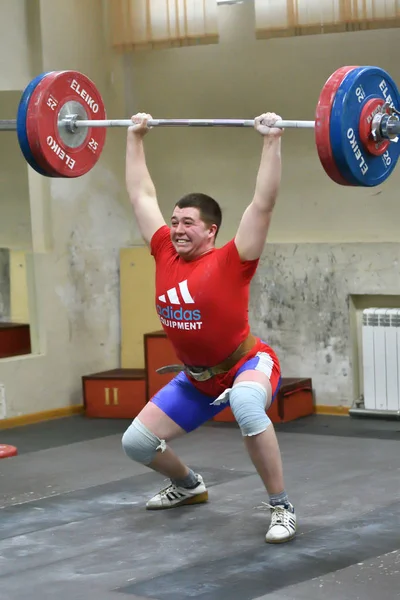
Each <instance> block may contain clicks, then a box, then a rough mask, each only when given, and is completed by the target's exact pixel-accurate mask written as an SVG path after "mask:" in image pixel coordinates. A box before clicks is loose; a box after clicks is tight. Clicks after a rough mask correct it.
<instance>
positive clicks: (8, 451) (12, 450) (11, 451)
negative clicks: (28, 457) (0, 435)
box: [0, 444, 18, 458]
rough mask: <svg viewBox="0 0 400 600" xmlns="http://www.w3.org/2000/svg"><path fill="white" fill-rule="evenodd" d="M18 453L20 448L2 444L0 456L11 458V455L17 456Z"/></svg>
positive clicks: (0, 445)
mask: <svg viewBox="0 0 400 600" xmlns="http://www.w3.org/2000/svg"><path fill="white" fill-rule="evenodd" d="M17 454H18V450H17V449H16V447H15V446H9V445H8V444H0V458H10V457H11V456H17Z"/></svg>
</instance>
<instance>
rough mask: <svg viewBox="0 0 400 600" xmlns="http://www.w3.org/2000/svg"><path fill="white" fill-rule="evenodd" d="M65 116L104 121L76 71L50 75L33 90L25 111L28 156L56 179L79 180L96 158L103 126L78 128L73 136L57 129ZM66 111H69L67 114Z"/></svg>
mask: <svg viewBox="0 0 400 600" xmlns="http://www.w3.org/2000/svg"><path fill="white" fill-rule="evenodd" d="M67 103H68V110H67V114H70V113H72V114H76V113H79V114H80V116H81V118H83V119H85V120H91V119H95V120H104V119H105V118H106V111H105V108H104V104H103V100H102V98H101V95H100V93H99V91H98V90H97V89H96V86H95V85H94V83H93V82H92V81H91V80H90V79H89V78H88V77H86V76H85V75H82V74H81V73H79V72H77V71H59V72H55V73H51V74H50V75H48V76H47V77H46V78H45V79H43V80H42V81H41V82H40V83H39V85H38V86H37V87H36V89H35V91H34V93H33V94H32V97H31V100H30V102H29V108H28V111H27V119H26V125H27V134H28V140H29V145H30V147H31V150H32V154H33V155H34V157H35V159H36V160H37V162H38V164H40V166H42V168H46V169H47V170H52V171H54V172H55V173H56V174H58V175H59V176H60V177H80V176H82V175H85V173H88V172H89V171H90V170H91V169H92V168H93V167H94V165H95V164H96V163H97V161H98V160H99V158H100V155H101V152H102V150H103V147H104V143H105V139H106V129H105V127H96V128H95V127H93V128H92V127H88V128H87V129H82V128H79V129H78V130H77V132H76V133H74V134H66V131H65V129H64V130H62V129H59V127H58V121H59V117H60V118H62V117H63V115H64V113H65V111H66V107H65V105H66V104H67ZM69 111H70V112H69Z"/></svg>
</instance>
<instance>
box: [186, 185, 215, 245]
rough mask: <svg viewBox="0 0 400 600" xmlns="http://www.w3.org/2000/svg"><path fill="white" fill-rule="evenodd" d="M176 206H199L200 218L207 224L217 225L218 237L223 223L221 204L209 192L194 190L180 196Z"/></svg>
mask: <svg viewBox="0 0 400 600" xmlns="http://www.w3.org/2000/svg"><path fill="white" fill-rule="evenodd" d="M175 206H177V207H178V208H198V209H199V212H200V219H201V220H202V221H204V223H205V224H206V225H208V226H211V225H216V226H217V231H216V233H215V237H217V234H218V231H219V228H220V227H221V223H222V211H221V207H220V205H219V204H218V202H217V201H216V200H214V198H211V196H207V194H202V193H200V192H193V193H191V194H186V196H183V197H182V198H180V200H178V202H177V203H176V204H175Z"/></svg>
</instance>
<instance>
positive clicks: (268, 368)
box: [151, 352, 281, 433]
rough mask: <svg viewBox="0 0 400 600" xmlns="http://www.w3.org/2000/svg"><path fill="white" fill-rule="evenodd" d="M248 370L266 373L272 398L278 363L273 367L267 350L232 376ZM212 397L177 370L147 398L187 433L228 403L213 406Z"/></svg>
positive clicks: (278, 376) (278, 372)
mask: <svg viewBox="0 0 400 600" xmlns="http://www.w3.org/2000/svg"><path fill="white" fill-rule="evenodd" d="M249 370H258V371H262V372H264V373H266V374H267V376H268V377H269V379H270V382H271V387H272V400H274V399H275V397H276V395H277V393H278V391H279V387H280V384H281V376H280V369H279V366H278V368H277V365H276V364H273V361H272V359H271V357H270V356H269V355H268V354H267V353H265V352H258V353H257V355H256V356H254V357H253V358H250V359H249V360H248V361H247V362H245V363H244V364H243V365H242V366H241V367H240V369H238V371H237V373H236V374H235V378H236V377H237V376H238V375H240V374H241V373H243V371H249ZM215 399H216V398H213V397H212V396H208V395H207V394H204V393H203V392H201V391H200V390H198V389H197V388H196V387H195V386H194V385H193V383H192V382H191V381H190V380H189V379H188V377H187V376H186V374H185V373H184V372H183V371H181V372H180V373H179V374H178V375H177V376H176V377H174V379H172V380H171V381H170V382H169V383H167V385H165V386H164V387H163V388H162V389H161V390H160V391H159V392H157V393H156V394H155V395H154V396H153V397H152V398H151V402H154V404H156V405H157V406H158V407H159V408H161V410H162V411H163V412H164V413H165V414H166V415H168V416H169V417H170V419H172V420H173V421H175V423H177V424H178V425H179V426H180V427H182V429H184V430H185V431H186V432H187V433H189V432H190V431H193V430H195V429H197V428H198V427H200V425H203V424H204V423H206V421H209V420H210V419H212V418H213V417H215V415H217V414H218V413H220V412H221V411H223V410H224V409H225V408H226V407H227V406H229V401H228V402H223V403H222V404H217V405H213V404H212V402H214V400H215Z"/></svg>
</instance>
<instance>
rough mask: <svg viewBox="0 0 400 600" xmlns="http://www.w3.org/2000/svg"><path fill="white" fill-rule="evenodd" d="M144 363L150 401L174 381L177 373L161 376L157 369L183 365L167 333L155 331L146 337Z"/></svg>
mask: <svg viewBox="0 0 400 600" xmlns="http://www.w3.org/2000/svg"><path fill="white" fill-rule="evenodd" d="M144 361H145V370H146V398H147V400H150V398H152V397H153V396H154V394H155V393H156V392H158V391H159V390H160V389H161V388H162V387H164V385H166V384H167V383H168V382H169V381H171V379H173V378H174V377H175V376H176V375H177V373H165V374H164V375H160V374H159V373H156V369H159V368H160V367H164V366H166V365H176V364H182V362H181V361H180V360H178V358H177V356H176V354H175V351H174V349H173V347H172V344H171V342H170V341H169V340H168V338H167V335H166V333H165V332H164V331H163V330H161V331H153V332H152V333H145V335H144Z"/></svg>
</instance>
